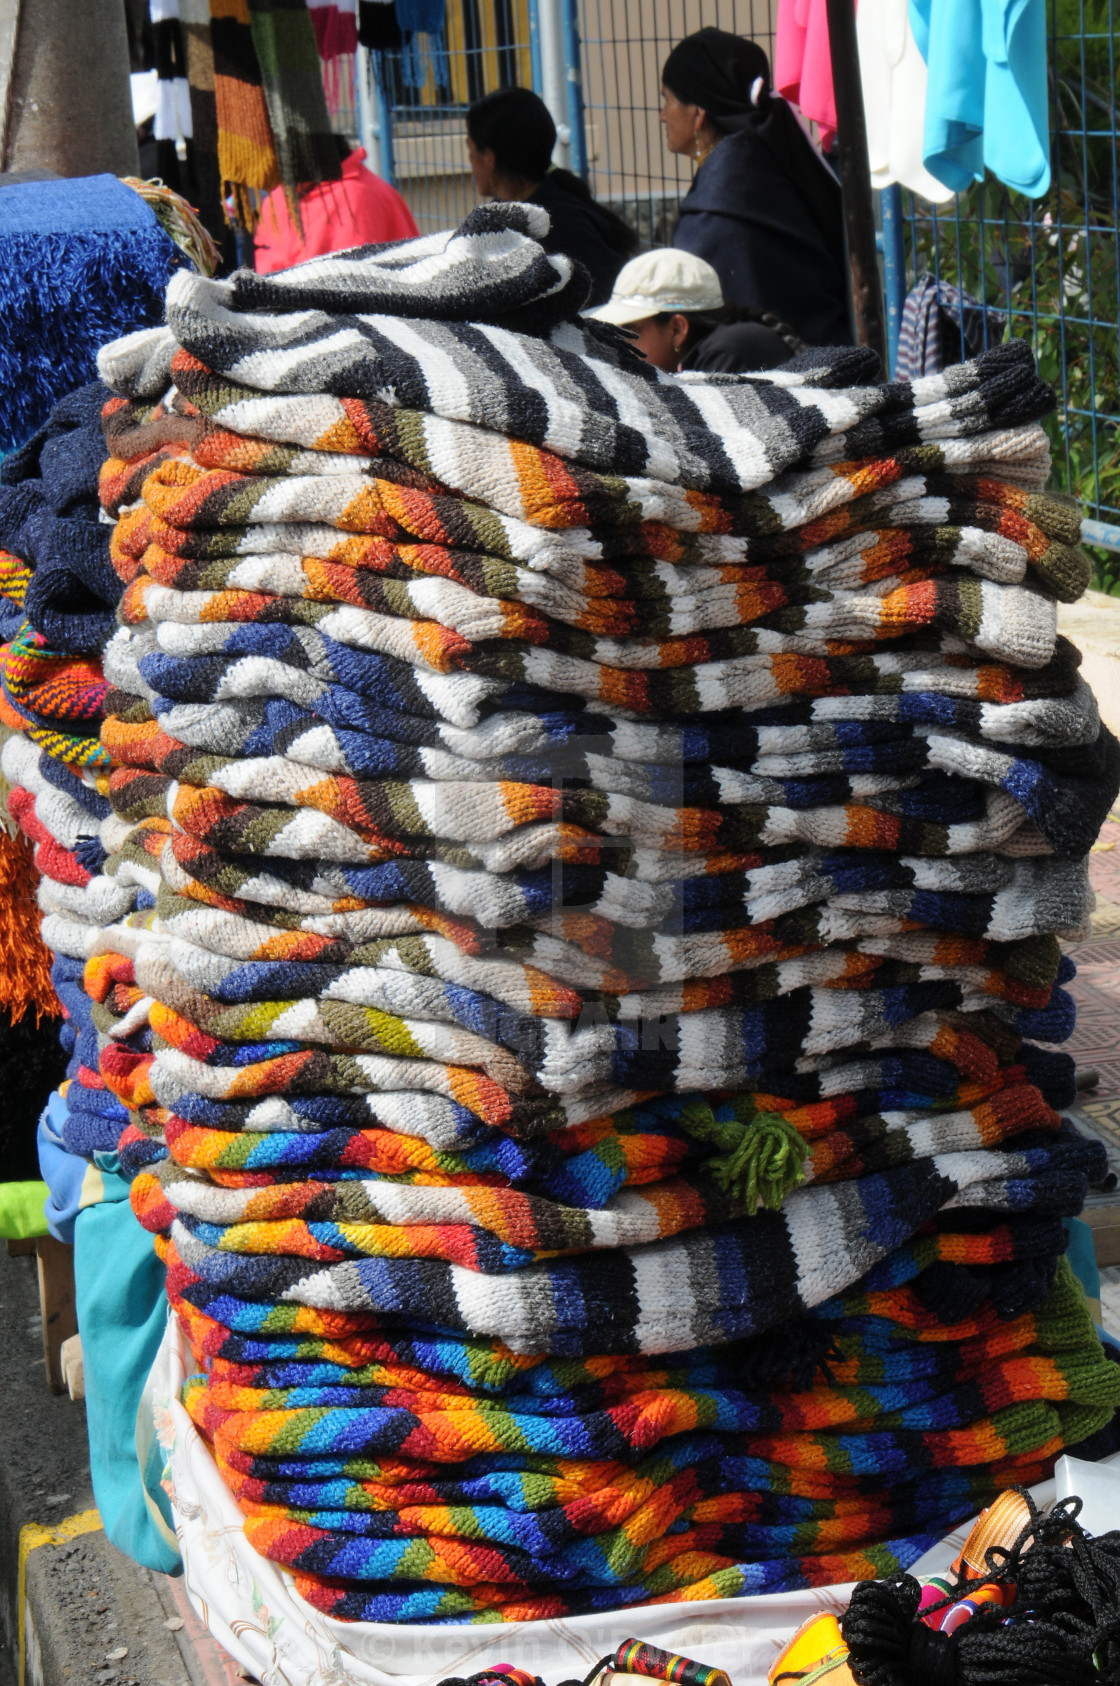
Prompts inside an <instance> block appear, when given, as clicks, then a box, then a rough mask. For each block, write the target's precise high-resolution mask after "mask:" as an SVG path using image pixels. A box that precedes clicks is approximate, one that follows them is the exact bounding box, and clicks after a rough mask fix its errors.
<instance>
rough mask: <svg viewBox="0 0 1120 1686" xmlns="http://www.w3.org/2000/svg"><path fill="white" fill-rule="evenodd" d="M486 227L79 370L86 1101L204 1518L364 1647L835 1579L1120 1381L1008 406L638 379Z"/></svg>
mask: <svg viewBox="0 0 1120 1686" xmlns="http://www.w3.org/2000/svg"><path fill="white" fill-rule="evenodd" d="M542 215H543V214H542V213H540V212H539V211H536V210H535V209H533V208H532V207H526V206H505V207H497V208H487V209H484V210H481V211H478V212H475V213H474V214H473V215H472V216H471V218H469V219H468V221H467V223H466V224H464V225H463V227H462V228H461V229H460V230H459V231H458V232H457V234H456V235H455V236H447V235H443V236H439V237H433V238H431V239H423V240H419V241H416V242H412V243H408V244H404V245H401V246H398V247H394V248H390V249H387V250H378V249H374V250H371V251H370V252H367V253H365V254H361V253H358V254H346V255H343V256H339V257H333V258H326V259H320V260H314V261H312V262H311V263H308V264H305V265H303V266H301V267H300V268H299V269H297V270H294V271H290V272H287V273H281V274H279V275H276V276H269V277H260V276H253V275H251V274H248V273H244V272H239V273H238V274H237V275H235V276H234V277H233V278H232V279H231V280H230V281H225V282H212V281H206V280H202V279H200V278H198V277H196V276H191V275H185V274H184V275H180V276H177V277H175V278H174V279H173V281H172V283H171V285H170V287H169V290H168V301H167V321H168V324H169V327H168V330H167V331H166V332H165V333H162V334H161V333H159V332H156V333H153V334H148V335H140V336H134V337H132V338H131V339H129V340H125V341H120V342H117V344H116V345H114V346H112V347H110V348H108V350H107V351H106V353H104V354H103V356H102V360H101V371H102V374H103V377H104V379H105V380H106V381H107V382H108V383H109V385H110V386H111V387H113V388H114V390H115V391H116V392H117V393H119V394H120V395H121V396H120V398H119V399H118V400H117V401H116V402H115V403H114V404H112V405H110V406H109V407H108V408H107V411H106V425H107V429H108V435H109V438H110V443H111V449H112V452H113V454H112V456H111V459H110V461H109V462H108V463H107V464H106V467H105V469H104V471H103V475H102V498H103V503H104V505H105V507H106V508H107V509H108V510H109V511H110V512H112V513H114V514H115V515H116V516H117V517H118V519H117V524H116V528H115V532H114V535H113V552H112V553H113V559H114V563H115V565H116V567H117V570H118V572H119V573H120V575H121V577H122V578H123V579H124V580H126V581H127V582H128V583H127V586H126V589H125V592H124V597H123V600H122V604H121V620H122V623H123V624H122V626H121V629H120V631H119V632H118V633H117V635H116V637H115V639H114V640H113V642H112V643H111V644H110V646H109V649H108V651H107V653H106V658H105V666H106V675H107V678H108V679H109V681H110V684H111V685H112V686H113V687H114V688H113V689H112V690H111V691H110V693H109V696H108V698H107V702H106V715H107V717H106V720H105V725H104V728H103V734H102V737H103V744H104V746H105V748H106V750H107V751H108V752H109V753H110V754H111V756H112V757H113V761H114V764H115V766H116V768H117V770H116V771H114V772H113V773H112V775H111V780H110V786H111V788H110V799H111V802H112V806H113V810H114V813H113V816H112V818H111V819H109V820H107V821H106V822H105V824H104V826H103V827H102V839H103V841H104V843H105V845H106V847H107V848H109V850H110V853H111V857H112V858H111V859H110V861H109V862H108V863H107V871H108V872H109V874H110V875H111V876H114V875H117V876H119V875H120V874H121V873H122V872H124V871H125V870H126V869H127V870H129V871H132V872H134V874H136V875H138V876H142V875H143V873H145V872H146V873H148V874H149V875H150V876H151V882H152V884H153V886H154V888H155V893H156V898H157V909H156V912H157V917H156V918H155V919H154V921H150V922H149V924H150V928H149V929H147V930H144V931H141V932H136V931H135V930H133V931H130V932H129V933H128V934H127V936H126V938H125V939H124V940H122V944H121V950H120V954H119V956H118V959H117V961H114V962H113V963H112V964H114V965H116V966H117V971H116V973H115V974H114V977H115V978H116V980H117V981H116V984H115V985H114V987H115V988H120V989H123V990H125V991H126V993H125V994H124V995H123V996H122V997H121V998H120V1000H119V1002H118V1003H117V1005H118V1008H119V1011H120V1014H121V1018H122V1021H123V1025H124V1028H127V1024H128V1013H129V1012H139V1011H143V1012H144V1013H146V1015H147V1018H148V1021H149V1022H150V1028H151V1033H152V1049H153V1051H152V1052H151V1053H150V1054H145V1053H142V1052H140V1053H135V1054H134V1055H131V1056H130V1057H129V1061H128V1063H127V1071H126V1070H125V1063H126V1062H125V1061H124V1060H123V1058H121V1057H120V1056H119V1055H118V1053H116V1052H115V1049H119V1047H120V1046H121V1039H120V1037H118V1038H117V1039H116V1042H115V1044H114V1047H111V1048H109V1049H108V1053H107V1054H105V1053H103V1057H102V1071H103V1073H104V1074H105V1078H106V1081H107V1082H109V1083H110V1085H111V1086H114V1087H115V1089H116V1092H117V1093H118V1094H119V1095H120V1096H121V1097H122V1099H124V1100H126V1101H127V1104H128V1106H129V1109H130V1116H131V1124H130V1126H129V1128H128V1130H127V1131H126V1132H125V1134H124V1136H123V1138H122V1144H121V1157H122V1164H123V1165H124V1166H126V1167H127V1168H128V1169H129V1170H130V1171H131V1172H132V1173H133V1174H134V1175H135V1181H134V1184H133V1204H134V1209H135V1210H136V1212H137V1214H138V1215H139V1216H140V1218H141V1221H142V1222H144V1223H145V1224H146V1225H147V1226H148V1227H149V1228H150V1229H151V1230H153V1231H154V1232H156V1235H157V1242H156V1245H157V1247H158V1248H159V1249H160V1251H161V1253H162V1255H163V1256H164V1257H165V1258H166V1260H167V1263H168V1293H169V1296H170V1298H171V1300H172V1302H173V1304H174V1306H175V1308H176V1310H177V1312H178V1314H179V1317H180V1319H181V1320H182V1324H183V1327H184V1329H185V1331H186V1334H187V1336H188V1338H189V1341H190V1344H191V1346H192V1348H193V1351H194V1353H195V1356H196V1359H197V1362H198V1366H199V1374H198V1376H197V1377H196V1378H195V1380H194V1381H193V1382H192V1383H190V1384H189V1389H188V1405H189V1409H190V1411H191V1413H192V1415H193V1417H194V1419H195V1421H196V1422H197V1423H198V1424H199V1425H200V1427H201V1428H202V1430H203V1431H204V1433H205V1434H206V1436H207V1437H208V1438H209V1440H210V1441H211V1443H212V1445H213V1449H214V1454H215V1457H216V1459H217V1461H218V1464H219V1467H220V1469H221V1470H222V1472H223V1475H224V1477H225V1479H226V1480H227V1482H228V1483H229V1484H230V1486H231V1488H232V1489H233V1491H234V1492H235V1493H236V1494H237V1496H238V1498H239V1500H240V1502H241V1504H242V1507H243V1509H244V1511H245V1515H246V1530H247V1533H248V1535H249V1538H250V1539H251V1541H252V1542H253V1543H254V1544H255V1545H256V1547H257V1548H258V1549H259V1550H260V1551H261V1552H263V1553H264V1554H266V1555H267V1556H269V1557H271V1558H273V1559H275V1560H277V1561H279V1562H281V1563H284V1564H287V1565H289V1566H291V1568H292V1569H293V1571H294V1572H295V1574H296V1577H297V1585H298V1587H299V1589H300V1591H302V1592H303V1593H304V1595H305V1596H306V1597H307V1598H309V1599H310V1600H311V1601H312V1602H313V1603H315V1604H316V1605H317V1606H319V1607H320V1608H322V1609H325V1610H328V1611H331V1612H333V1613H334V1614H336V1615H342V1616H349V1617H354V1618H361V1619H380V1620H402V1621H443V1620H452V1621H461V1620H470V1619H478V1618H480V1617H488V1618H490V1619H493V1618H494V1617H501V1618H504V1619H510V1620H512V1619H526V1618H530V1617H539V1616H548V1615H554V1614H559V1613H563V1612H569V1611H587V1610H594V1609H603V1608H612V1607H615V1606H619V1605H624V1604H632V1603H636V1602H641V1601H646V1600H649V1599H658V1598H670V1599H679V1598H690V1599H691V1598H698V1597H708V1596H720V1595H723V1596H729V1595H734V1594H738V1593H743V1592H754V1591H764V1590H776V1589H781V1588H787V1587H792V1586H797V1585H804V1584H805V1583H806V1582H809V1583H820V1582H827V1581H832V1580H842V1579H847V1578H850V1577H859V1576H862V1575H867V1574H880V1573H884V1572H888V1571H889V1570H890V1569H891V1568H893V1567H895V1566H897V1565H900V1564H901V1565H905V1564H908V1563H910V1562H912V1561H913V1560H914V1558H915V1557H916V1556H917V1555H918V1554H919V1553H920V1552H921V1551H922V1550H923V1549H925V1547H926V1546H927V1545H928V1544H929V1543H931V1542H932V1541H933V1540H935V1539H936V1538H938V1537H940V1536H941V1535H942V1533H943V1532H944V1531H945V1529H946V1527H947V1526H948V1525H950V1524H951V1523H952V1522H954V1521H955V1520H957V1519H959V1518H961V1517H962V1516H964V1515H966V1514H967V1513H969V1512H970V1511H972V1510H974V1509H975V1508H976V1507H977V1506H978V1505H979V1504H981V1503H984V1502H986V1501H987V1500H988V1499H989V1498H990V1496H991V1495H992V1494H993V1493H994V1492H996V1491H997V1490H998V1489H999V1488H1000V1487H1001V1486H1003V1485H1004V1484H1006V1483H1007V1482H1009V1481H1012V1480H1033V1479H1036V1478H1037V1477H1038V1476H1040V1475H1041V1474H1042V1472H1043V1471H1044V1470H1045V1469H1046V1468H1047V1467H1048V1466H1049V1464H1050V1463H1051V1462H1052V1460H1053V1458H1054V1456H1055V1455H1056V1453H1057V1452H1058V1451H1059V1449H1060V1448H1062V1447H1064V1446H1068V1445H1072V1444H1083V1445H1084V1447H1085V1453H1086V1455H1091V1454H1092V1450H1093V1448H1094V1446H1096V1447H1099V1446H1100V1444H1101V1440H1100V1436H1101V1435H1102V1433H1103V1432H1104V1431H1105V1430H1106V1429H1107V1425H1108V1424H1109V1423H1110V1421H1111V1419H1112V1416H1113V1413H1114V1411H1115V1408H1116V1406H1117V1403H1118V1402H1120V1369H1118V1368H1117V1367H1115V1366H1113V1365H1110V1364H1109V1363H1108V1362H1106V1360H1105V1358H1104V1356H1103V1354H1102V1351H1101V1348H1100V1346H1099V1344H1098V1342H1097V1340H1096V1337H1095V1334H1094V1332H1093V1329H1092V1325H1091V1323H1090V1321H1089V1319H1088V1316H1087V1314H1086V1312H1085V1310H1084V1306H1083V1302H1082V1300H1081V1298H1080V1295H1079V1293H1078V1291H1077V1289H1076V1287H1075V1285H1074V1282H1073V1278H1072V1276H1071V1274H1070V1272H1069V1270H1068V1267H1067V1266H1066V1265H1065V1263H1064V1261H1061V1254H1062V1252H1063V1249H1064V1246H1065V1236H1064V1231H1063V1226H1062V1221H1061V1220H1062V1217H1063V1216H1064V1215H1067V1214H1071V1213H1074V1212H1076V1211H1077V1210H1078V1209H1079V1207H1080V1204H1081V1202H1082V1200H1083V1198H1084V1193H1085V1189H1086V1185H1087V1182H1088V1181H1089V1180H1091V1179H1093V1178H1095V1177H1099V1176H1100V1175H1102V1174H1103V1171H1104V1166H1103V1163H1102V1162H1101V1155H1100V1153H1099V1149H1098V1148H1097V1147H1096V1145H1095V1144H1092V1143H1089V1142H1086V1141H1084V1140H1082V1139H1080V1138H1079V1137H1078V1135H1077V1134H1076V1133H1075V1131H1074V1130H1073V1129H1072V1128H1071V1127H1070V1126H1069V1125H1068V1124H1063V1122H1062V1120H1061V1118H1060V1108H1061V1107H1062V1106H1063V1105H1066V1104H1068V1103H1069V1101H1070V1100H1071V1099H1072V1094H1073V1083H1072V1072H1073V1068H1072V1062H1071V1061H1070V1059H1069V1058H1068V1057H1067V1056H1065V1055H1063V1054H1062V1053H1060V1052H1058V1051H1056V1050H1055V1047H1054V1045H1055V1044H1058V1043H1060V1042H1061V1041H1062V1040H1063V1039H1064V1038H1065V1037H1066V1036H1067V1035H1068V1034H1069V1031H1070V1028H1071V1025H1072V1004H1071V1001H1070V998H1069V995H1068V993H1067V991H1066V990H1065V988H1064V987H1063V986H1064V985H1065V984H1066V983H1068V981H1069V977H1070V975H1071V967H1070V965H1069V963H1068V962H1067V961H1065V960H1063V958H1062V956H1061V952H1060V948H1059V940H1058V939H1059V938H1060V937H1061V936H1062V935H1070V934H1073V933H1075V932H1077V931H1078V930H1079V928H1080V927H1081V926H1082V924H1083V922H1084V920H1085V918H1086V915H1087V912H1088V907H1089V888H1088V880H1087V872H1086V855H1087V852H1088V849H1089V847H1090V845H1091V842H1092V840H1093V837H1094V836H1095V834H1096V831H1097V829H1098V826H1099V824H1100V821H1101V819H1102V818H1103V816H1104V814H1105V813H1106V811H1107V809H1108V806H1109V803H1110V802H1111V800H1112V798H1113V796H1114V794H1115V792H1116V789H1117V784H1118V782H1120V773H1118V769H1120V761H1118V751H1117V745H1116V743H1115V741H1114V740H1113V739H1112V738H1111V737H1110V736H1109V735H1108V733H1107V732H1106V731H1104V730H1103V729H1102V728H1101V726H1100V723H1099V720H1098V716H1097V712H1096V708H1095V706H1094V702H1093V698H1092V696H1091V694H1090V693H1089V691H1088V689H1087V688H1086V686H1085V685H1084V684H1083V683H1082V682H1081V681H1080V680H1079V678H1078V674H1077V658H1076V653H1075V652H1074V651H1073V650H1072V649H1071V648H1070V647H1069V645H1068V644H1066V643H1064V642H1063V641H1062V640H1061V639H1059V638H1058V637H1057V634H1056V608H1055V605H1056V601H1057V600H1069V599H1072V598H1074V597H1076V596H1077V595H1078V594H1079V592H1080V591H1082V590H1083V589H1084V586H1085V583H1086V579H1087V574H1088V569H1087V566H1086V564H1085V561H1084V559H1083V558H1082V556H1081V554H1080V552H1079V551H1078V549H1077V539H1078V516H1077V511H1076V509H1075V508H1073V507H1072V506H1071V505H1069V504H1068V503H1067V502H1065V501H1063V500H1062V499H1060V498H1058V497H1056V496H1052V495H1049V494H1047V493H1046V492H1045V491H1044V490H1043V487H1044V485H1045V481H1046V478H1047V472H1048V453H1047V448H1046V442H1045V437H1044V435H1043V432H1042V430H1041V428H1040V426H1039V425H1038V418H1039V417H1040V416H1041V415H1042V414H1044V413H1045V411H1046V410H1047V408H1048V407H1049V405H1050V404H1051V402H1052V400H1051V395H1050V393H1049V391H1048V390H1047V389H1046V388H1045V386H1043V385H1042V383H1041V382H1040V381H1039V380H1038V378H1037V376H1036V374H1035V370H1034V367H1033V364H1032V361H1031V358H1030V356H1029V353H1028V352H1027V350H1026V348H1025V347H1023V346H1019V345H1009V346H1005V347H1002V348H1000V349H999V350H998V351H995V352H992V353H989V354H987V355H986V356H984V357H983V358H981V359H979V360H978V361H977V362H975V363H971V364H965V365H962V366H959V367H956V368H952V369H948V370H946V371H945V372H944V374H942V375H939V376H936V377H932V378H930V379H928V380H923V381H917V382H915V383H914V384H913V385H912V386H905V387H898V386H878V385H874V384H866V383H867V381H868V379H869V376H870V374H871V371H870V370H869V366H868V362H867V359H866V356H865V354H864V353H862V352H860V351H851V350H846V351H840V352H816V353H813V352H810V353H806V354H804V355H803V357H802V358H801V359H800V360H799V361H798V362H796V363H794V364H791V365H789V366H787V367H786V368H783V369H779V370H776V371H772V372H771V373H769V374H768V375H765V376H756V377H745V378H735V377H709V378H702V377H701V378H693V379H681V380H678V379H671V378H668V377H664V376H661V375H659V374H657V373H656V372H654V371H652V370H650V369H649V368H648V366H645V365H643V364H641V363H640V362H639V361H638V360H637V359H636V358H635V357H634V356H633V355H632V354H631V352H630V351H629V349H628V348H627V346H626V345H625V344H624V342H623V341H622V340H621V338H619V337H617V336H615V335H613V334H612V333H611V332H609V331H607V332H600V331H598V330H591V329H589V328H588V327H586V326H585V325H582V324H581V323H580V321H579V319H578V317H577V316H576V315H575V312H576V310H577V309H578V307H579V305H580V304H581V303H582V299H583V291H582V288H583V283H582V281H581V277H580V273H579V271H578V270H576V269H573V266H571V265H570V264H569V263H568V261H567V260H566V259H564V258H559V257H546V256H545V254H544V253H543V251H542V250H541V248H540V247H539V245H537V243H536V241H535V239H534V238H533V236H534V235H539V234H540V233H541V232H542V229H543V227H544V224H543V222H542V220H541V219H542ZM169 379H170V380H171V381H172V382H173V387H172V390H171V393H170V395H168V392H167V387H168V381H169ZM110 938H111V933H108V934H107V936H106V941H105V943H104V944H103V946H107V947H111V941H110ZM101 964H102V965H103V966H105V967H108V966H109V964H110V962H109V958H108V957H107V956H102V957H101ZM129 967H131V971H129V969H128V968H129ZM106 1001H107V1003H108V1005H110V1006H111V1005H112V992H111V991H110V992H109V993H108V994H107V995H106ZM113 1060H116V1064H115V1065H114V1064H113ZM1060 1261H1061V1262H1060ZM1093 1437H1097V1438H1096V1439H1095V1440H1094V1438H1093Z"/></svg>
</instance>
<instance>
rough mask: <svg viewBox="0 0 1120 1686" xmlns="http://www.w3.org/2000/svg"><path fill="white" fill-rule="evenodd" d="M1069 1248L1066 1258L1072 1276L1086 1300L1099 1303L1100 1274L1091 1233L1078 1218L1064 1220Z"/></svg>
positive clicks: (1086, 1225)
mask: <svg viewBox="0 0 1120 1686" xmlns="http://www.w3.org/2000/svg"><path fill="white" fill-rule="evenodd" d="M1062 1221H1063V1223H1064V1224H1065V1226H1066V1232H1067V1233H1068V1235H1069V1246H1068V1247H1067V1248H1066V1258H1067V1259H1068V1260H1069V1262H1070V1264H1071V1265H1072V1266H1073V1274H1074V1275H1075V1276H1076V1278H1077V1280H1078V1281H1079V1282H1080V1284H1081V1289H1082V1292H1083V1293H1084V1295H1085V1298H1086V1299H1087V1300H1096V1301H1097V1302H1098V1303H1099V1302H1100V1297H1101V1273H1100V1271H1099V1270H1098V1269H1097V1253H1096V1248H1095V1247H1094V1246H1093V1232H1092V1230H1091V1229H1090V1228H1089V1225H1088V1224H1087V1223H1082V1221H1081V1219H1080V1218H1064V1219H1063V1220H1062Z"/></svg>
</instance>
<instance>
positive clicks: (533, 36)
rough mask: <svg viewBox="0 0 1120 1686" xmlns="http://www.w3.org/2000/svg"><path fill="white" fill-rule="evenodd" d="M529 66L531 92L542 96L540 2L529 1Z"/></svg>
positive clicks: (535, 0)
mask: <svg viewBox="0 0 1120 1686" xmlns="http://www.w3.org/2000/svg"><path fill="white" fill-rule="evenodd" d="M529 66H530V75H531V76H532V78H533V92H534V93H535V94H540V95H543V93H544V77H543V75H542V74H541V10H540V0H529Z"/></svg>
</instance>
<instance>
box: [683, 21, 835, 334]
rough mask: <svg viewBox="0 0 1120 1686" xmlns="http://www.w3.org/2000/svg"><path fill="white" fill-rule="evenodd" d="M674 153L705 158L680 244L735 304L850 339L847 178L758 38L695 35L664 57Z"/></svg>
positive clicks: (709, 32) (686, 207)
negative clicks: (798, 109)
mask: <svg viewBox="0 0 1120 1686" xmlns="http://www.w3.org/2000/svg"><path fill="white" fill-rule="evenodd" d="M661 84H662V86H661V92H662V99H663V104H662V107H661V121H662V123H663V124H664V126H665V142H666V145H667V146H668V148H669V150H670V152H679V153H683V154H685V156H687V157H689V158H692V159H694V160H695V162H696V166H697V170H696V178H695V180H694V181H693V183H692V186H691V188H690V189H689V191H688V193H687V194H686V195H685V198H684V199H683V200H682V202H681V208H680V220H679V221H678V223H677V226H676V228H675V230H674V231H673V245H674V246H679V247H680V248H681V249H682V250H684V251H686V252H694V253H695V254H696V256H697V257H701V258H705V259H706V260H707V262H708V263H710V264H711V265H712V267H713V269H714V270H715V271H716V273H717V274H718V275H719V278H720V283H721V285H722V287H723V296H724V298H725V299H726V300H727V301H728V302H729V303H734V304H739V305H751V306H753V307H754V308H755V309H757V310H769V311H773V312H774V314H775V315H777V316H780V317H781V318H782V320H783V321H785V322H789V323H790V324H791V325H792V326H793V327H794V328H795V329H796V331H797V333H798V334H800V336H801V338H802V339H803V340H805V341H806V343H807V344H809V345H848V344H850V343H851V338H852V333H851V324H850V317H849V309H848V279H847V260H846V257H845V249H844V211H843V201H842V198H841V194H840V184H839V182H838V181H837V179H836V177H835V175H834V174H833V173H832V170H831V169H830V168H829V166H828V164H827V163H826V162H825V160H824V158H823V157H822V156H821V154H820V153H819V152H818V151H817V149H816V147H815V146H814V145H813V143H812V141H811V140H810V139H809V137H808V135H807V134H806V133H805V131H804V130H803V129H802V127H801V124H800V123H799V122H798V120H797V118H796V117H795V116H794V114H793V112H792V111H791V110H790V108H789V106H788V105H787V104H786V102H785V100H784V99H782V98H781V96H780V95H778V94H774V93H772V92H771V88H770V61H769V60H768V58H767V57H766V54H765V53H764V52H763V50H762V48H761V47H759V46H758V45H757V44H756V43H755V42H754V41H745V40H744V39H743V38H742V36H740V35H731V34H729V33H728V32H727V31H726V30H724V29H700V30H697V32H696V33H695V35H687V36H686V37H685V39H684V40H683V41H681V42H680V43H679V44H678V45H677V46H676V47H674V48H673V51H672V52H671V53H670V54H669V57H668V58H667V59H666V60H665V68H664V70H663V71H662V74H661Z"/></svg>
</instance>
